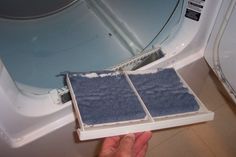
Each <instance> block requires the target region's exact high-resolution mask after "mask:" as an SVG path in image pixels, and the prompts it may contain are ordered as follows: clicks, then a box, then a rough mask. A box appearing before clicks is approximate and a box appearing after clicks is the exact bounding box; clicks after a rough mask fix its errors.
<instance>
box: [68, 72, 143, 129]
mask: <svg viewBox="0 0 236 157" xmlns="http://www.w3.org/2000/svg"><path fill="white" fill-rule="evenodd" d="M69 77H70V81H71V85H72V88H73V91H74V93H75V96H76V100H77V104H78V108H79V110H80V114H81V117H82V121H83V122H84V123H85V124H87V125H93V124H103V123H108V122H120V121H126V120H137V119H142V118H144V117H145V116H146V114H145V112H144V111H143V108H142V106H141V105H140V102H139V101H138V99H137V97H136V95H135V94H134V92H133V90H132V89H131V87H130V86H129V84H128V82H127V81H126V78H125V76H124V75H120V74H119V75H116V76H106V77H100V76H98V77H93V78H88V77H83V76H80V75H77V76H73V74H70V75H69Z"/></svg>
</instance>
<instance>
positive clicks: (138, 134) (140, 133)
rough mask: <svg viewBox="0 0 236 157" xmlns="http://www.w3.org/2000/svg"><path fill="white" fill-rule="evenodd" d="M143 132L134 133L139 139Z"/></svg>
mask: <svg viewBox="0 0 236 157" xmlns="http://www.w3.org/2000/svg"><path fill="white" fill-rule="evenodd" d="M142 134H143V132H137V133H135V134H134V135H135V139H137V138H138V137H139V136H140V135H142Z"/></svg>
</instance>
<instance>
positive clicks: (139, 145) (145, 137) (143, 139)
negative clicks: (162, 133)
mask: <svg viewBox="0 0 236 157" xmlns="http://www.w3.org/2000/svg"><path fill="white" fill-rule="evenodd" d="M151 137H152V133H151V132H150V131H148V132H144V133H142V134H141V135H140V136H139V137H138V138H137V139H136V140H135V144H134V151H135V152H134V154H135V155H137V154H138V153H139V152H140V151H141V150H142V149H143V147H144V146H145V145H146V144H147V143H148V141H149V140H150V138H151Z"/></svg>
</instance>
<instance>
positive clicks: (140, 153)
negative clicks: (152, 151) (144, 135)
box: [136, 144, 148, 157]
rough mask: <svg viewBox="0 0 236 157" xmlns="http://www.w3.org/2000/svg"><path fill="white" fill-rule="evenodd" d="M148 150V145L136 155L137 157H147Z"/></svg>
mask: <svg viewBox="0 0 236 157" xmlns="http://www.w3.org/2000/svg"><path fill="white" fill-rule="evenodd" d="M147 150H148V144H145V145H144V146H143V148H142V149H141V150H140V152H139V153H138V154H137V155H136V157H145V155H146V152H147Z"/></svg>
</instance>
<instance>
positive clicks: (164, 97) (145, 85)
mask: <svg viewBox="0 0 236 157" xmlns="http://www.w3.org/2000/svg"><path fill="white" fill-rule="evenodd" d="M129 77H130V79H131V81H132V83H133V84H134V86H135V88H136V89H137V91H138V93H139V95H140V96H141V98H142V100H143V101H144V103H145V105H146V106H147V108H148V110H149V112H150V114H151V115H152V116H153V117H158V116H165V115H171V114H177V113H185V112H192V111H197V110H199V105H198V103H197V102H196V100H195V98H194V96H193V95H192V94H190V93H189V92H188V89H187V88H185V87H183V84H182V82H181V81H180V78H179V77H178V75H177V74H176V72H175V70H174V69H164V70H162V71H160V72H157V73H150V74H145V75H139V74H138V75H129Z"/></svg>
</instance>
